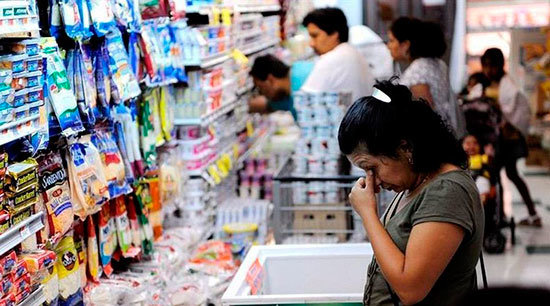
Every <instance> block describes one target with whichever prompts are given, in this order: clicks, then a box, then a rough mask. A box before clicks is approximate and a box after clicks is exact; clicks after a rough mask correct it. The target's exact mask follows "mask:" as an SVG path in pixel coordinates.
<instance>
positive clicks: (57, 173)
mask: <svg viewBox="0 0 550 306" xmlns="http://www.w3.org/2000/svg"><path fill="white" fill-rule="evenodd" d="M38 173H39V177H40V180H39V190H40V192H41V194H42V200H43V203H44V205H45V207H46V210H47V216H48V223H49V225H50V226H49V228H50V233H49V234H50V235H56V234H57V235H60V236H61V235H63V234H65V233H66V232H67V231H68V230H69V229H70V228H71V225H72V223H73V217H74V212H73V205H72V202H71V190H70V188H69V182H68V179H67V172H66V171H65V168H64V167H63V160H62V159H61V155H60V154H59V153H56V152H50V153H48V154H46V155H43V156H41V157H39V158H38Z"/></svg>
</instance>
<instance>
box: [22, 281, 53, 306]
mask: <svg viewBox="0 0 550 306" xmlns="http://www.w3.org/2000/svg"><path fill="white" fill-rule="evenodd" d="M44 302H46V296H45V294H44V287H43V286H40V287H38V289H36V290H35V291H34V292H33V293H31V294H30V295H29V296H28V297H27V298H26V299H24V300H23V301H22V302H21V303H19V304H17V305H18V306H41V305H43V304H44Z"/></svg>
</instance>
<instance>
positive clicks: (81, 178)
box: [67, 137, 109, 220]
mask: <svg viewBox="0 0 550 306" xmlns="http://www.w3.org/2000/svg"><path fill="white" fill-rule="evenodd" d="M67 164H68V171H69V178H70V179H71V194H72V199H73V207H74V212H75V215H77V216H79V217H80V218H81V219H82V220H84V219H85V218H86V216H88V215H91V214H94V213H95V212H97V211H99V210H100V209H101V208H100V207H101V205H102V204H103V203H105V202H106V201H107V200H109V187H108V185H107V179H106V178H105V174H104V169H103V164H102V163H101V157H100V156H99V151H98V150H97V148H96V147H95V146H94V145H93V143H91V142H90V138H89V137H83V138H82V143H80V142H76V143H73V144H71V145H70V146H69V150H68V156H67Z"/></svg>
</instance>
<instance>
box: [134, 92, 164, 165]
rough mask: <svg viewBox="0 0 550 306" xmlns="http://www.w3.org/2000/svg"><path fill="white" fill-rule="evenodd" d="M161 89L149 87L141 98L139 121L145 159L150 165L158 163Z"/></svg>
mask: <svg viewBox="0 0 550 306" xmlns="http://www.w3.org/2000/svg"><path fill="white" fill-rule="evenodd" d="M159 91H160V89H158V88H155V89H148V90H147V91H145V93H144V94H143V95H142V97H141V99H140V108H139V111H140V113H139V123H140V132H141V133H140V138H141V141H140V143H141V149H142V151H143V159H144V161H145V164H146V165H147V166H149V167H153V166H155V165H156V160H157V151H156V148H157V145H160V144H159V142H158V138H159V137H160V136H162V134H161V129H160V118H159V116H158V100H159V98H160V97H159V96H160V95H159Z"/></svg>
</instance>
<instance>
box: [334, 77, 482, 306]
mask: <svg viewBox="0 0 550 306" xmlns="http://www.w3.org/2000/svg"><path fill="white" fill-rule="evenodd" d="M426 135H429V137H427V136H426ZM338 140H339V143H340V149H341V151H342V152H343V153H344V154H346V155H347V157H348V159H349V160H350V161H351V162H352V163H353V164H354V165H356V166H358V167H360V168H362V169H364V170H365V171H366V177H365V178H361V179H359V180H358V181H357V183H356V184H355V186H354V187H353V189H352V191H351V193H350V195H349V196H350V202H351V204H352V205H353V208H354V209H355V211H356V212H357V213H358V214H359V215H360V216H361V218H362V220H363V225H364V227H365V229H366V231H367V234H368V237H369V239H370V242H371V244H372V248H373V250H374V257H373V260H372V262H371V264H370V266H369V268H368V277H367V284H366V287H365V295H364V303H365V305H398V304H399V301H401V303H403V304H405V305H411V304H416V303H421V304H422V305H457V304H458V303H459V302H460V301H461V300H462V299H463V298H465V297H466V296H468V295H469V294H471V293H472V292H473V291H474V290H477V281H476V270H475V267H476V264H477V261H478V258H479V256H480V252H481V245H482V238H483V228H484V219H483V208H482V206H481V203H480V197H479V193H478V191H477V188H476V185H475V182H474V181H473V179H472V177H471V176H470V175H469V174H468V172H466V171H465V170H464V169H466V167H467V163H468V159H467V156H466V154H465V152H464V150H463V149H462V147H461V144H460V142H459V141H458V140H457V139H456V137H455V136H454V134H453V132H452V131H450V130H449V128H448V127H447V125H446V124H445V123H444V122H443V121H442V119H441V117H440V116H439V115H438V114H437V113H436V112H434V111H433V110H432V109H431V108H430V107H429V106H428V104H427V103H425V102H424V101H421V100H415V99H413V97H412V93H411V92H410V91H409V89H407V87H405V86H402V85H394V84H393V83H392V82H391V80H390V81H385V82H382V83H378V84H377V85H376V86H375V89H374V91H373V95H372V96H369V97H365V98H362V99H359V100H357V101H355V103H353V105H352V106H351V107H350V108H349V110H348V111H347V113H346V115H345V117H344V119H343V120H342V123H341V125H340V131H339V135H338ZM380 188H384V189H390V190H394V191H396V192H398V194H397V196H396V197H395V198H394V200H393V201H392V203H391V204H390V206H389V207H388V209H387V210H386V213H385V214H384V215H383V217H382V219H380V212H378V211H377V203H376V193H377V192H379V191H380Z"/></svg>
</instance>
